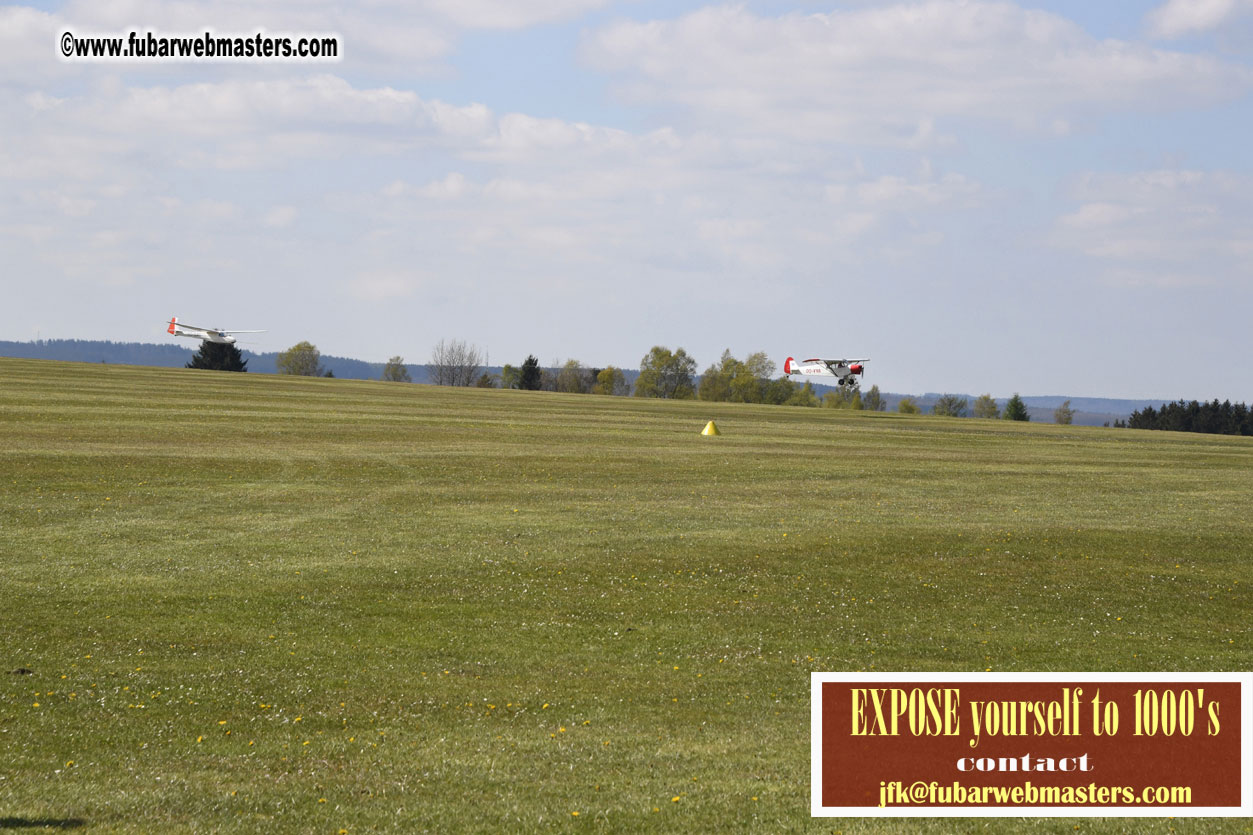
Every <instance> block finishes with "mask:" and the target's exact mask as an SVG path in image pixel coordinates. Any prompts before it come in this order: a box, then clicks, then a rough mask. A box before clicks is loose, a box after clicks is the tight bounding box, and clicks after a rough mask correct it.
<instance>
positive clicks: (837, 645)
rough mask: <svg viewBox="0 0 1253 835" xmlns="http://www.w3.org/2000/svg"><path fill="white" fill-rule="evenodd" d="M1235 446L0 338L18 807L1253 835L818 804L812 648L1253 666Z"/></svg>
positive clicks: (571, 826)
mask: <svg viewBox="0 0 1253 835" xmlns="http://www.w3.org/2000/svg"><path fill="white" fill-rule="evenodd" d="M711 418H712V419H715V420H717V422H718V425H719V427H720V428H721V429H722V431H723V433H724V434H723V435H722V436H721V437H713V438H710V437H702V436H701V435H700V434H699V433H700V430H701V428H702V427H703V426H704V424H705V421H707V420H709V419H711ZM1251 475H1253V442H1251V441H1250V439H1248V438H1227V437H1214V436H1195V435H1183V434H1175V433H1147V432H1135V431H1131V430H1113V429H1095V428H1085V427H1073V428H1072V427H1059V426H1051V425H1049V426H1042V425H1030V424H1026V425H1024V424H1011V423H1006V422H1004V421H976V420H950V419H942V418H934V417H910V416H899V415H890V414H870V415H868V414H860V413H845V412H835V411H831V410H825V409H798V408H788V407H758V406H747V405H738V404H703V403H697V402H688V403H671V402H643V401H638V400H634V399H629V398H608V397H592V396H565V395H554V394H546V393H539V392H535V393H532V392H507V391H494V390H474V389H461V390H452V389H443V388H435V387H428V386H415V385H404V384H395V383H382V382H354V381H340V380H323V379H304V378H284V377H275V376H263V375H254V374H225V373H217V372H202V371H186V370H162V369H149V368H132V367H118V366H95V365H79V364H66V363H54V362H41V361H32V360H9V359H0V571H2V572H3V574H2V576H3V596H4V601H3V607H2V608H0V627H2V629H0V667H2V668H3V670H0V830H3V829H6V828H10V829H23V830H25V829H27V828H28V827H29V828H36V827H38V826H41V825H43V826H49V827H59V828H69V829H76V830H85V831H93V832H94V831H101V832H111V831H119V832H159V831H174V832H178V831H196V832H202V831H218V830H230V831H241V832H248V831H264V832H330V833H334V832H339V831H341V830H347V832H349V833H357V832H369V831H384V830H387V831H415V832H416V831H424V830H427V831H433V832H439V831H547V830H551V829H557V830H568V831H582V830H591V831H609V830H612V831H621V832H637V831H646V832H649V831H658V832H680V831H731V832H811V831H812V832H832V831H843V832H846V833H847V832H880V831H885V832H911V831H915V830H917V829H919V828H921V829H923V830H926V831H933V832H975V831H980V832H983V831H1006V830H1008V831H1017V830H1026V831H1039V832H1073V831H1076V830H1079V831H1083V832H1122V831H1156V832H1167V831H1172V830H1173V831H1182V832H1211V831H1226V832H1249V831H1250V830H1251V829H1253V826H1251V824H1250V821H1248V820H1247V819H1244V820H1241V819H1233V820H1227V821H1216V820H1211V821H1198V820H1188V819H1176V820H1166V819H1126V820H1117V819H1107V820H1092V819H1075V820H1060V819H1020V820H1009V821H1006V820H995V819H993V820H979V819H970V820H961V819H948V820H932V821H908V820H906V821H895V820H886V821H878V822H876V821H872V820H815V819H811V818H810V816H809V708H810V705H809V674H810V673H811V672H812V671H853V670H884V671H912V670H918V671H926V670H954V671H982V670H991V671H993V672H1004V671H1026V670H1076V671H1079V670H1097V671H1127V670H1148V671H1156V670H1189V671H1206V670H1249V669H1250V668H1251V667H1253V651H1251V643H1250V639H1251V638H1253V634H1251V629H1250V620H1251V619H1250V612H1251V611H1253V606H1251V604H1253V598H1251V596H1250V594H1249V586H1250V585H1253V564H1251V561H1250V556H1251V555H1253V478H1251ZM18 669H26V670H30V671H31V672H30V673H29V674H24V673H17V672H10V671H16V670H18ZM576 813H577V814H576Z"/></svg>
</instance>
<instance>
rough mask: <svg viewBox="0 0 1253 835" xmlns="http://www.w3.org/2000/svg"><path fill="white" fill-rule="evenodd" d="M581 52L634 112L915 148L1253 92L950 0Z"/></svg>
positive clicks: (1189, 66) (678, 32)
mask: <svg viewBox="0 0 1253 835" xmlns="http://www.w3.org/2000/svg"><path fill="white" fill-rule="evenodd" d="M582 55H583V57H584V59H585V60H586V61H587V62H589V63H590V64H592V65H593V66H596V67H599V68H602V69H605V70H608V71H611V72H614V73H616V74H618V75H619V77H620V79H621V82H620V85H619V89H620V91H621V93H622V94H623V95H624V96H625V97H627V99H628V100H630V101H634V102H643V103H649V104H655V105H664V106H677V107H678V108H680V110H678V111H667V112H668V113H669V112H675V113H676V114H677V118H690V119H691V120H693V121H694V122H696V123H698V124H702V125H706V126H709V125H717V126H720V127H722V128H724V129H729V130H733V131H736V132H739V133H745V134H753V133H757V134H765V135H777V136H790V137H796V138H802V139H804V138H808V139H811V140H815V141H820V140H828V139H842V140H850V141H866V142H869V143H872V144H878V143H884V142H890V143H895V144H900V145H918V146H922V145H928V144H934V143H937V142H944V141H947V139H948V136H947V134H946V133H945V131H946V130H948V129H949V128H948V127H947V126H946V125H947V120H951V119H955V118H974V119H979V120H988V121H994V122H1001V123H1008V124H1011V125H1013V126H1014V127H1017V128H1021V129H1028V130H1039V131H1042V132H1054V133H1056V132H1059V131H1060V132H1062V133H1065V132H1067V131H1069V130H1071V129H1072V124H1073V123H1074V122H1075V121H1079V120H1081V119H1082V118H1083V117H1084V116H1085V115H1090V114H1091V113H1093V112H1095V111H1100V112H1106V111H1108V110H1110V109H1115V110H1118V109H1126V108H1132V109H1154V108H1157V107H1159V106H1177V105H1180V104H1196V103H1199V102H1211V101H1214V100H1221V99H1224V98H1230V97H1233V96H1236V95H1238V94H1240V93H1242V92H1244V91H1247V90H1248V89H1249V88H1250V86H1251V84H1253V74H1251V73H1250V71H1249V70H1248V69H1247V68H1245V67H1242V66H1239V65H1231V64H1224V63H1222V62H1220V61H1218V60H1216V59H1214V58H1211V57H1208V56H1202V55H1193V54H1187V53H1181V52H1169V51H1164V50H1154V49H1150V48H1148V47H1145V46H1141V45H1136V44H1131V43H1126V42H1122V41H1113V40H1106V41H1099V40H1096V39H1094V38H1092V37H1091V36H1090V35H1088V34H1087V33H1086V32H1085V31H1084V30H1083V29H1081V28H1080V27H1079V26H1077V25H1076V24H1074V23H1072V22H1071V21H1068V20H1066V19H1064V18H1062V17H1059V16H1057V15H1054V14H1051V13H1048V12H1044V11H1034V10H1028V9H1022V8H1019V7H1017V6H1014V5H1010V4H1008V3H994V2H973V1H972V2H960V1H959V0H929V2H924V3H917V4H909V5H905V4H899V5H892V6H885V7H870V8H862V9H854V10H846V11H836V12H831V13H829V14H796V13H793V14H788V15H784V16H781V17H762V16H758V15H756V14H754V13H752V12H751V11H749V10H747V9H745V8H743V7H728V6H717V7H707V8H703V9H700V10H698V11H695V12H692V13H690V14H687V15H684V16H682V17H680V18H677V19H675V20H666V21H651V22H647V23H637V22H632V21H620V22H618V23H614V24H611V25H608V26H605V27H603V28H601V29H599V30H596V31H594V32H592V33H590V34H589V35H588V36H587V37H586V38H585V40H584V43H583V47H582ZM937 125H939V127H937Z"/></svg>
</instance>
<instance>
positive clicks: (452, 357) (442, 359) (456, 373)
mask: <svg viewBox="0 0 1253 835" xmlns="http://www.w3.org/2000/svg"><path fill="white" fill-rule="evenodd" d="M482 363H483V355H482V354H481V353H479V349H478V348H476V347H474V346H473V345H467V344H466V343H465V342H464V341H462V340H460V339H441V340H440V341H439V344H437V345H436V346H435V350H434V351H432V352H431V372H430V374H431V382H433V383H434V384H435V385H437V386H471V385H474V381H475V380H476V379H478V376H479V366H480V365H482Z"/></svg>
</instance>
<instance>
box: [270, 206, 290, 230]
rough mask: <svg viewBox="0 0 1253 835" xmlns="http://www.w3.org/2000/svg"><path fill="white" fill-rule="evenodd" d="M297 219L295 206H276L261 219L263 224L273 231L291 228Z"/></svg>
mask: <svg viewBox="0 0 1253 835" xmlns="http://www.w3.org/2000/svg"><path fill="white" fill-rule="evenodd" d="M295 219H296V207H295V206H275V207H274V208H273V209H270V210H269V211H268V212H266V213H265V215H264V216H263V217H262V218H261V222H262V223H263V224H265V225H266V226H268V227H270V228H271V229H282V228H284V227H287V226H291V224H292V221H294V220H295Z"/></svg>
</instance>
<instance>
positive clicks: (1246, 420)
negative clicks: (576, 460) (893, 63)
mask: <svg viewBox="0 0 1253 835" xmlns="http://www.w3.org/2000/svg"><path fill="white" fill-rule="evenodd" d="M320 358H321V353H320V352H319V351H318V349H317V346H316V345H313V344H312V343H309V342H298V343H297V344H295V345H293V346H292V347H291V348H289V349H287V350H286V351H282V352H280V353H279V355H278V358H277V360H276V363H275V364H276V367H277V369H278V373H280V374H292V375H297V376H308V377H330V376H334V375H333V374H332V373H331V372H330V371H328V370H326V369H324V368H323V367H322V365H321V362H320ZM483 364H484V355H483V353H482V351H480V350H479V349H478V348H477V347H475V346H473V345H469V344H467V343H466V342H464V341H462V340H455V339H454V340H443V339H441V340H440V341H439V342H438V343H437V344H436V346H435V348H434V350H433V351H432V353H431V362H430V364H429V366H428V368H429V369H430V378H431V382H432V383H434V384H435V385H446V386H477V387H479V388H505V389H521V390H526V391H555V392H565V393H569V394H599V395H612V396H618V397H625V396H628V395H633V396H635V397H652V398H661V399H669V400H693V399H699V400H705V401H710V402H732V403H766V404H772V405H787V406H811V407H814V406H825V407H827V408H833V409H850V410H854V411H872V412H882V411H886V409H887V403H886V402H885V400H884V398H883V395H882V394H881V392H880V391H879V387H878V386H877V385H875V386H871V387H870V389H869V391H865V392H863V391H862V390H861V387H860V386H859V385H852V386H843V387H840V388H839V389H837V390H835V391H829V392H827V393H825V394H824V395H823V396H822V397H821V398H819V396H818V393H817V392H816V391H815V390H814V388H813V385H812V384H811V383H810V382H808V381H806V382H805V383H804V384H801V383H798V382H796V381H794V380H791V379H789V378H788V377H786V376H782V377H775V376H774V375H775V371H776V370H777V368H776V366H775V364H774V362H773V361H772V360H771V359H770V358H769V357H768V356H767V355H766V353H765V352H764V351H758V352H756V353H753V354H749V355H748V356H747V357H745V358H744V359H743V360H740V359H737V358H736V357H735V356H733V355H732V354H731V351H730V350H729V349H728V350H726V351H723V353H722V356H721V358H719V360H718V362H716V363H714V364H712V365H710V366H709V367H708V368H706V369H705V371H704V372H703V373H701V374H700V375H699V377H698V376H697V374H696V369H697V363H696V360H695V359H694V358H693V357H692V356H691V355H689V354H688V353H687V351H685V350H684V349H683V348H677V349H675V350H673V351H672V350H670V349H669V348H667V347H665V346H663V345H655V346H653V348H652V349H651V350H650V351H649V352H648V353H647V354H645V355H644V357H643V358H642V359H641V360H640V369H639V375H638V376H637V377H636V379H635V383H634V385H632V384H631V383H630V382H629V381H628V380H627V377H626V374H625V373H624V372H623V371H622V369H620V368H616V367H614V366H608V367H605V368H595V367H587V366H584V365H583V364H582V363H581V362H579V361H578V360H575V359H570V360H566V362H565V363H563V364H560V365H558V364H557V363H555V362H554V363H553V364H552V365H551V366H549V367H542V366H541V365H540V364H539V360H538V359H537V358H536V357H535V356H534V355H533V354H531V355H528V356H527V358H526V359H525V360H523V362H522V364H521V365H519V366H514V365H510V364H505V365H504V366H503V367H502V368H501V372H500V373H499V374H492V373H491V372H489V371H487V370H486V369H484V368H483ZM187 367H188V368H212V369H217V370H223V371H246V370H247V361H246V360H244V359H243V358H242V356H241V355H240V352H239V350H238V349H237V348H235V346H234V345H219V344H215V343H211V342H202V343H201V345H200V351H199V353H198V354H196V356H194V357H193V358H192V361H191V362H189V363H188V364H187ZM382 379H384V380H388V381H393V382H405V383H408V382H412V378H411V376H410V374H409V370H408V368H407V367H406V365H405V360H404V358H403V357H401V356H393V357H391V358H390V359H388V361H387V363H386V364H385V365H384V367H383V374H382ZM896 408H897V411H898V412H900V413H902V414H919V413H921V412H922V408H921V407H920V406H919V405H918V404H917V402H916V401H915V400H914V398H912V397H904V398H901V400H900V401H899V402H898V403H897V407H896ZM931 413H932V414H935V415H940V416H945V417H967V416H970V417H976V418H985V419H998V418H1000V419H1004V420H1016V421H1029V420H1031V416H1030V414H1029V413H1028V411H1027V406H1026V403H1024V402H1023V400H1022V398H1021V397H1020V396H1019V395H1018V393H1017V392H1015V393H1014V395H1013V396H1012V397H1010V398H1009V400H1008V401H1007V402H1006V404H1005V408H1004V409H1003V410H1002V409H1001V408H1000V407H999V406H998V405H997V402H996V400H995V399H994V398H993V397H992V395H990V394H986V393H985V394H981V395H979V397H977V398H976V399H975V401H974V403H973V404H971V403H970V401H969V400H968V398H966V397H963V396H961V395H956V394H944V395H941V396H940V398H939V399H938V400H937V401H936V403H935V405H934V406H933V407H932V409H931ZM1074 414H1075V413H1074V409H1072V408H1071V406H1070V401H1069V400H1067V401H1065V402H1064V403H1062V405H1060V406H1058V407H1057V409H1055V410H1054V411H1053V422H1054V423H1058V424H1063V425H1064V424H1069V423H1071V422H1072V421H1073V419H1074ZM1114 425H1115V426H1129V427H1131V428H1133V429H1171V430H1177V431H1185V432H1209V433H1216V434H1227V435H1253V415H1251V414H1250V410H1249V408H1248V407H1246V406H1245V405H1244V404H1243V403H1237V404H1235V405H1232V403H1231V402H1230V401H1226V402H1223V403H1219V402H1218V401H1217V400H1214V401H1213V402H1211V403H1199V402H1197V401H1195V400H1193V401H1192V402H1191V403H1187V402H1185V401H1183V400H1180V401H1179V402H1177V403H1167V404H1165V405H1163V406H1162V407H1161V409H1160V410H1156V409H1154V408H1153V407H1152V406H1148V407H1145V408H1144V409H1142V410H1138V411H1136V412H1133V413H1132V415H1131V417H1130V418H1129V419H1128V420H1126V421H1115V423H1114Z"/></svg>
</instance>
